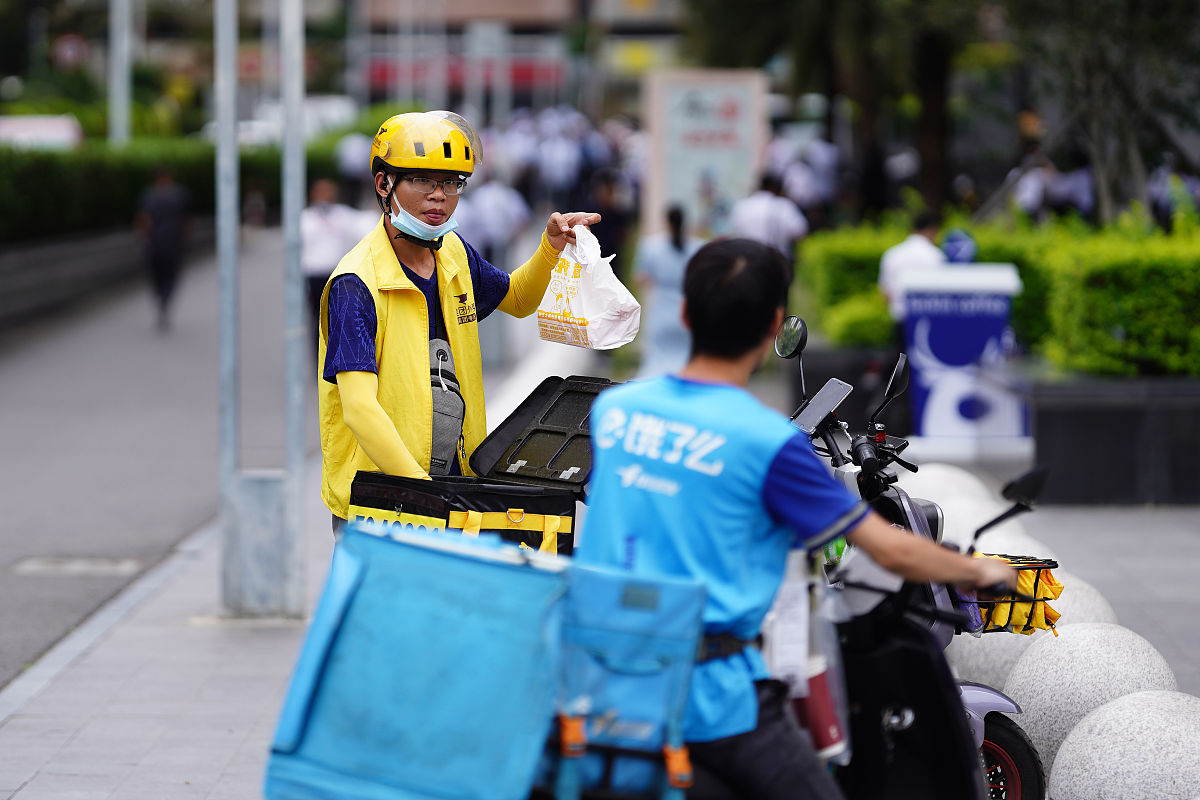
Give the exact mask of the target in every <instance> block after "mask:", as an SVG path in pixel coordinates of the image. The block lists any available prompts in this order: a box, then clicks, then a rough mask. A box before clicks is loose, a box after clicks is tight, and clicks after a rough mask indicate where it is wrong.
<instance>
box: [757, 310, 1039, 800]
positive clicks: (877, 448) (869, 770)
mask: <svg viewBox="0 0 1200 800" xmlns="http://www.w3.org/2000/svg"><path fill="white" fill-rule="evenodd" d="M806 343H807V329H806V327H805V325H804V322H803V320H801V319H799V318H798V317H789V318H788V319H787V320H785V323H784V326H783V329H782V330H781V332H780V334H779V337H778V338H777V340H776V343H775V350H776V354H777V355H779V356H780V357H782V358H798V359H801V361H800V386H801V393H802V395H805V399H803V404H802V405H801V406H800V408H799V409H798V410H797V411H796V413H795V414H794V415H793V417H792V420H793V424H795V425H796V427H798V428H799V429H800V430H802V431H803V432H804V433H806V434H808V435H809V437H810V438H812V440H813V443H814V449H815V450H816V452H818V454H820V455H822V456H824V457H827V458H829V460H830V463H831V466H832V467H833V470H834V474H835V476H836V477H837V478H838V479H839V480H840V481H841V482H842V483H843V484H844V485H845V486H846V487H847V488H848V489H850V490H851V491H852V492H854V493H856V494H858V495H860V496H861V497H862V498H863V499H864V500H865V501H867V502H868V503H869V504H870V505H871V507H872V508H873V509H874V510H875V511H876V512H877V513H879V514H880V515H881V516H882V517H884V518H885V519H887V520H888V521H890V522H891V523H892V524H894V525H897V526H900V527H903V528H905V529H907V530H909V531H911V532H912V533H913V534H914V535H917V536H924V537H926V538H928V539H931V540H933V541H936V542H941V535H942V531H943V524H944V520H943V516H942V511H941V508H940V507H939V506H938V505H937V504H936V503H934V502H932V501H929V500H923V499H920V498H913V497H910V496H909V495H908V494H907V493H906V492H904V491H903V490H902V489H900V488H899V487H898V486H896V485H895V484H896V480H897V476H896V473H895V472H894V470H893V469H891V466H892V465H893V464H895V465H899V466H901V467H903V468H905V469H908V470H910V471H913V472H916V471H917V465H915V464H912V463H910V462H908V461H906V460H905V459H904V458H903V457H902V456H901V453H902V452H903V451H904V449H905V448H906V447H907V446H908V442H907V441H906V440H905V439H903V438H901V437H897V436H892V435H889V434H888V433H887V430H886V427H885V425H884V424H883V423H881V422H879V421H878V419H879V416H880V414H881V413H882V412H883V410H884V409H885V408H886V407H887V405H888V404H889V403H890V402H891V401H892V400H894V399H896V398H897V397H899V396H901V395H902V394H903V393H904V391H905V389H906V388H907V382H908V374H907V370H906V367H907V359H906V357H905V356H904V355H903V354H901V355H900V357H899V360H898V361H897V364H896V366H895V369H894V370H893V372H892V375H891V378H890V380H889V381H888V384H887V386H886V388H885V390H884V397H883V401H882V403H881V404H880V406H879V407H878V408H877V409H876V410H875V412H874V413H873V414H872V415H871V417H870V419H869V420H868V422H867V430H866V432H865V433H863V434H859V435H857V436H853V435H851V434H850V432H849V426H848V425H847V424H846V423H844V422H841V421H840V420H838V419H837V416H836V410H837V407H838V406H839V405H840V404H841V402H842V401H843V400H844V399H845V398H846V397H847V396H848V395H849V393H850V391H851V390H852V388H853V387H851V386H850V385H849V384H847V383H845V382H843V381H840V380H838V379H836V378H833V379H830V380H829V381H828V382H827V383H826V384H825V386H823V387H822V388H821V389H820V391H818V392H817V393H816V394H815V395H814V396H813V397H812V398H811V399H808V398H807V397H806V395H807V392H806V390H805V388H804V377H803V376H804V372H803V362H802V358H801V354H802V351H803V349H804V346H805V344H806ZM1043 481H1044V474H1039V473H1037V472H1034V473H1031V474H1029V475H1026V476H1023V477H1022V478H1019V479H1017V480H1016V481H1014V482H1013V483H1011V484H1009V486H1007V487H1005V491H1004V496H1005V497H1006V499H1009V500H1011V501H1013V503H1014V505H1013V506H1012V507H1011V508H1009V509H1008V510H1006V511H1005V512H1004V513H1003V514H1001V515H1000V516H999V517H997V518H996V519H994V520H992V521H990V522H988V523H987V524H985V525H984V526H982V527H981V528H980V529H979V530H978V531H977V532H976V534H975V536H976V538H978V536H979V535H980V534H981V533H983V532H984V531H986V530H987V529H989V528H990V527H992V526H993V525H995V524H998V523H999V522H1001V521H1003V520H1005V519H1008V518H1010V517H1012V516H1014V515H1015V514H1018V513H1021V512H1023V511H1028V510H1030V508H1031V507H1032V504H1033V500H1034V498H1035V497H1036V494H1037V491H1038V489H1039V488H1040V484H1041V483H1042V482H1043ZM973 547H974V545H973V544H972V549H973ZM827 573H828V579H829V581H830V584H831V587H832V589H833V592H832V598H833V602H832V603H831V604H830V605H831V608H832V609H833V611H832V613H833V615H834V621H835V622H837V623H838V634H839V639H840V643H841V657H842V661H843V666H844V671H845V679H846V690H847V694H848V696H849V718H850V719H849V727H850V742H851V747H852V751H853V755H852V758H851V760H850V763H849V765H847V766H845V767H839V768H838V769H837V775H838V780H839V782H840V783H841V785H842V787H843V790H844V791H845V793H846V795H847V797H849V798H851V800H853V799H854V798H872V800H881V799H888V798H923V799H926V800H927V799H928V798H947V800H973V799H974V798H1006V799H1007V800H1019V799H1020V798H1035V799H1036V800H1041V798H1042V797H1044V794H1045V786H1046V782H1045V772H1044V769H1043V768H1042V764H1041V759H1040V757H1039V756H1038V753H1037V750H1036V749H1035V748H1034V747H1033V745H1032V743H1030V741H1029V737H1028V736H1027V735H1026V734H1025V732H1024V731H1023V730H1022V729H1021V728H1020V726H1019V725H1017V723H1015V722H1014V721H1013V720H1012V719H1011V718H1009V717H1008V716H1005V715H1006V714H1019V713H1020V711H1021V709H1020V707H1019V706H1018V705H1017V703H1015V702H1014V701H1013V700H1012V699H1011V698H1009V697H1007V696H1006V695H1004V694H1003V693H1002V692H999V691H997V690H996V689H993V688H991V687H989V686H985V685H983V684H980V683H973V682H968V681H962V682H958V681H955V679H954V678H953V676H952V675H951V673H950V669H949V666H948V665H947V663H946V659H945V656H944V653H943V651H944V649H945V647H946V646H947V645H948V644H949V643H950V641H951V639H952V638H953V636H954V635H955V634H956V633H959V632H961V631H963V630H966V629H968V628H969V625H970V623H969V620H968V618H967V616H966V614H964V613H963V611H962V610H961V609H960V607H959V605H958V603H957V602H956V597H955V596H954V595H953V594H952V592H953V588H952V587H949V586H946V585H943V584H938V583H923V584H917V583H908V582H905V581H904V580H903V579H902V578H900V577H899V576H897V575H894V574H892V573H889V572H887V571H886V570H884V569H883V568H881V567H879V566H878V565H877V564H875V563H874V561H872V560H871V558H870V557H869V556H868V555H867V554H866V553H865V552H863V551H861V550H857V549H856V548H853V547H851V546H847V547H846V549H845V551H844V552H843V553H842V555H841V556H840V559H839V560H838V562H837V563H836V565H829V566H828V568H827ZM996 593H997V594H1007V593H1008V590H1007V589H1006V588H1004V587H997V589H996ZM1021 599H1025V598H1021ZM1029 599H1032V598H1029ZM985 779H986V783H985Z"/></svg>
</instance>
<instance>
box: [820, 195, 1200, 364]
mask: <svg viewBox="0 0 1200 800" xmlns="http://www.w3.org/2000/svg"><path fill="white" fill-rule="evenodd" d="M1185 222H1186V220H1185ZM968 230H969V232H970V233H971V235H972V236H974V237H975V240H976V242H977V244H978V245H979V254H978V260H979V261H982V262H1000V263H1012V264H1015V265H1016V267H1017V270H1018V272H1019V273H1020V276H1021V281H1022V283H1023V285H1024V288H1023V290H1022V292H1021V294H1019V295H1017V297H1016V298H1014V301H1013V316H1012V321H1013V328H1014V330H1015V332H1016V334H1017V338H1018V340H1019V341H1020V342H1021V343H1022V344H1024V345H1025V346H1026V347H1027V348H1029V349H1031V350H1033V351H1035V352H1039V353H1042V354H1044V355H1045V356H1046V357H1047V358H1048V359H1049V360H1050V361H1051V363H1053V364H1054V365H1056V366H1058V367H1061V368H1063V369H1066V370H1074V371H1080V372H1087V373H1092V374H1101V375H1200V221H1196V222H1194V224H1190V225H1182V224H1181V225H1180V226H1178V227H1177V228H1176V232H1175V234H1174V235H1165V234H1162V233H1159V232H1156V231H1155V230H1154V229H1153V226H1152V225H1150V224H1149V223H1148V221H1147V220H1146V218H1145V216H1144V215H1143V214H1141V213H1140V212H1137V211H1136V210H1134V211H1133V212H1131V213H1129V214H1126V215H1123V216H1122V218H1121V219H1120V220H1118V222H1117V223H1116V224H1115V225H1114V226H1112V227H1111V228H1109V229H1106V230H1103V231H1096V230H1095V229H1092V228H1089V227H1087V226H1085V225H1082V224H1080V223H1078V222H1076V221H1066V222H1061V223H1056V224H1052V225H1047V226H1042V227H1039V228H1034V227H1032V226H1029V225H1027V224H1020V223H1017V224H1013V225H983V226H971V227H969V228H968ZM902 237H903V233H900V232H898V229H896V228H894V227H890V226H889V227H885V228H874V227H867V228H846V229H840V230H837V231H831V232H824V233H817V234H814V235H813V236H811V237H809V238H808V239H807V240H806V241H805V242H803V244H802V245H801V248H800V264H799V267H798V276H799V280H798V281H797V285H798V288H797V293H798V294H799V295H802V297H803V301H802V302H801V303H800V306H801V310H802V313H804V314H805V315H806V317H807V318H808V319H809V320H810V322H811V323H812V325H813V328H814V330H815V331H816V332H818V333H820V334H822V335H824V336H825V337H826V338H828V339H829V340H830V341H832V342H834V343H835V344H843V345H882V344H886V343H887V342H888V341H889V340H890V337H891V334H892V329H891V322H890V318H889V317H888V313H887V308H886V306H885V304H884V303H883V302H882V299H881V297H880V295H879V292H878V289H877V286H876V282H877V280H878V274H879V258H880V256H882V254H883V251H884V250H885V249H886V248H887V247H888V246H890V245H891V244H893V243H895V242H896V241H899V239H900V238H902Z"/></svg>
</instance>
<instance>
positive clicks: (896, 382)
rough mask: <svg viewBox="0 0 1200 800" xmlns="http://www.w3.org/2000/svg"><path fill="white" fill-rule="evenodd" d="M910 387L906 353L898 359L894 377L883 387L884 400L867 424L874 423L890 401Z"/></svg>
mask: <svg viewBox="0 0 1200 800" xmlns="http://www.w3.org/2000/svg"><path fill="white" fill-rule="evenodd" d="M907 389H908V356H906V355H905V354H904V353H901V354H900V357H899V358H897V359H896V366H895V367H893V368H892V377H890V378H888V382H887V386H885V387H884V389H883V402H882V403H880V404H879V408H877V409H875V413H874V414H872V415H871V419H869V420H867V424H869V425H873V424H874V423H875V418H876V417H878V416H879V415H880V414H882V413H883V410H884V409H885V408H887V406H888V403H890V402H892V401H893V400H895V399H896V398H897V397H899V396H900V395H902V394H904V392H905V390H907Z"/></svg>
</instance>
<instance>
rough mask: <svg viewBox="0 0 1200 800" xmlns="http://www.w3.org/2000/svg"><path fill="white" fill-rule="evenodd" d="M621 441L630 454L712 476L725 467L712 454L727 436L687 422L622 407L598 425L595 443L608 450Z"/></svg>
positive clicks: (611, 412)
mask: <svg viewBox="0 0 1200 800" xmlns="http://www.w3.org/2000/svg"><path fill="white" fill-rule="evenodd" d="M618 442H619V443H621V444H622V445H623V448H622V449H624V451H625V452H626V453H629V454H631V455H635V456H642V457H644V458H650V459H654V460H656V461H662V462H663V463H665V464H682V465H683V466H684V467H686V468H687V469H690V470H693V471H695V472H699V473H701V474H703V475H708V476H710V477H712V476H716V475H720V474H721V472H722V471H723V470H724V469H725V462H724V461H722V460H720V459H717V458H713V457H712V456H714V455H715V454H716V452H717V451H718V450H719V449H720V448H721V446H722V445H724V444H725V437H724V436H722V435H720V434H717V433H713V432H712V431H708V430H701V429H699V428H697V427H696V426H695V425H689V424H688V423H686V422H678V421H675V420H669V419H663V418H661V417H656V416H654V415H653V414H646V413H643V412H641V411H635V412H633V414H632V415H627V414H626V413H625V412H624V411H622V410H621V409H619V408H613V409H609V411H608V412H607V413H605V415H604V417H603V418H602V419H601V420H600V425H599V426H598V427H597V428H596V446H597V447H599V448H601V449H603V450H607V449H609V448H611V447H615V446H616V445H617V443H618Z"/></svg>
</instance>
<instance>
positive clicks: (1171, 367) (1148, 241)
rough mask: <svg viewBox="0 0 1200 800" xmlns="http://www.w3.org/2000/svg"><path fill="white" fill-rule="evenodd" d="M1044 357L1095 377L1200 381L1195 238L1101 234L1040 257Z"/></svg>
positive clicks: (1199, 250)
mask: <svg viewBox="0 0 1200 800" xmlns="http://www.w3.org/2000/svg"><path fill="white" fill-rule="evenodd" d="M1047 263H1048V266H1049V268H1050V269H1049V275H1050V290H1051V291H1050V301H1049V312H1050V314H1049V317H1050V326H1051V334H1050V336H1048V337H1047V339H1046V341H1045V347H1044V350H1045V353H1046V356H1047V358H1049V359H1050V361H1051V362H1052V363H1054V364H1055V365H1057V366H1059V367H1062V368H1063V369H1067V370H1075V371H1080V372H1088V373H1093V374H1099V375H1190V376H1200V312H1197V309H1200V235H1197V234H1196V233H1195V232H1189V233H1187V234H1184V235H1175V236H1165V235H1155V236H1149V237H1146V238H1141V239H1129V238H1126V237H1124V236H1122V235H1120V234H1118V233H1113V232H1109V233H1104V234H1100V235H1097V236H1094V237H1091V238H1090V239H1085V240H1080V239H1076V240H1073V241H1071V242H1070V246H1069V247H1068V246H1062V247H1055V248H1052V249H1051V250H1049V251H1048V252H1047Z"/></svg>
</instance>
